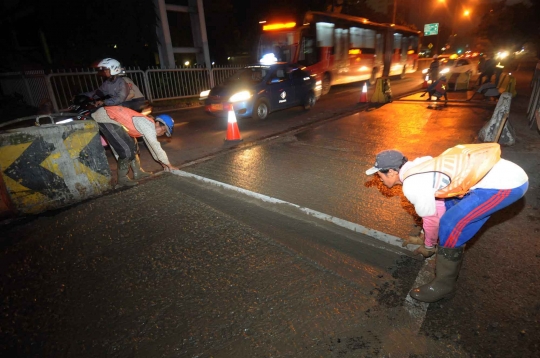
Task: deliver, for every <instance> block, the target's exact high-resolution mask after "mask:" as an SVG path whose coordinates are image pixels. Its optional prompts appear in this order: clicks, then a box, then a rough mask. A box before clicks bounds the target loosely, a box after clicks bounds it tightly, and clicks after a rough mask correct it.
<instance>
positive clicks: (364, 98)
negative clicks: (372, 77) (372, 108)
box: [358, 83, 368, 103]
mask: <svg viewBox="0 0 540 358" xmlns="http://www.w3.org/2000/svg"><path fill="white" fill-rule="evenodd" d="M367 101H368V99H367V84H366V83H364V86H363V87H362V92H361V93H360V99H359V100H358V103H367Z"/></svg>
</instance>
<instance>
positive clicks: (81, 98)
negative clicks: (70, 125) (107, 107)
mask: <svg viewBox="0 0 540 358" xmlns="http://www.w3.org/2000/svg"><path fill="white" fill-rule="evenodd" d="M69 108H70V110H73V111H75V112H77V113H79V114H87V113H90V112H92V111H94V110H96V107H95V106H94V104H93V101H92V100H91V99H90V98H89V97H86V96H85V95H77V96H75V97H74V99H73V104H72V105H71V106H70V107H69ZM92 117H93V116H92ZM96 118H97V119H96ZM96 118H94V120H95V121H96V123H97V124H98V127H99V133H100V134H101V135H102V136H103V137H104V138H105V139H106V140H107V142H108V144H109V146H110V148H111V150H112V151H113V153H114V155H115V156H116V159H117V160H118V170H117V175H118V179H117V184H116V187H115V188H116V189H118V188H121V187H124V186H134V185H137V184H138V183H137V182H136V181H132V180H130V179H129V177H128V176H127V173H128V171H129V167H130V164H131V165H132V166H133V163H134V162H135V161H136V160H137V159H138V158H137V154H136V148H135V142H134V141H133V138H131V137H130V136H129V135H128V133H127V131H126V130H125V129H124V127H122V125H120V123H118V122H116V121H113V120H111V119H110V118H106V117H105V116H98V117H96ZM137 163H138V161H137ZM137 170H138V171H142V169H140V167H137V169H134V170H133V173H136V171H137ZM134 178H135V179H137V176H136V175H135V174H134Z"/></svg>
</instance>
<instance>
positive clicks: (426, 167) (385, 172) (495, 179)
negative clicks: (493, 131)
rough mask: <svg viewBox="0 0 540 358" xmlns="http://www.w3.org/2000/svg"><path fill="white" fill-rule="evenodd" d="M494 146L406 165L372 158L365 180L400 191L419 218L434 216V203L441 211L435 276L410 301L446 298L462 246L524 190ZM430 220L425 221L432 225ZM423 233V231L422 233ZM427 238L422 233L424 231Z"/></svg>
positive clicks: (524, 182) (519, 174)
mask: <svg viewBox="0 0 540 358" xmlns="http://www.w3.org/2000/svg"><path fill="white" fill-rule="evenodd" d="M500 153H501V150H500V146H499V144H497V143H483V144H466V145H458V146H456V147H453V148H450V149H448V150H446V151H445V152H444V153H442V154H441V155H440V156H438V157H435V158H431V157H422V158H417V159H415V160H413V161H412V162H411V161H408V160H407V158H406V157H405V156H404V155H403V154H402V153H401V152H399V151H397V150H393V149H392V150H385V151H382V152H380V153H379V154H377V157H376V160H375V166H374V167H372V168H371V169H368V170H367V171H366V174H367V175H371V174H375V173H377V175H378V176H379V178H380V180H381V182H382V183H383V184H384V185H385V186H386V187H388V188H392V187H393V186H394V185H402V186H403V194H404V195H405V197H406V198H407V199H408V200H409V201H410V202H411V203H412V204H413V205H414V208H415V211H416V213H417V214H418V215H419V216H421V217H422V218H426V217H433V216H437V212H438V210H437V207H438V205H437V200H438V199H442V200H444V204H445V208H446V212H444V214H442V215H441V216H440V221H439V222H438V225H437V226H438V230H437V231H438V236H439V245H438V247H437V249H436V253H437V256H436V260H437V261H436V277H435V279H434V280H433V281H431V282H430V283H428V284H426V285H423V286H420V287H417V288H414V289H412V290H411V291H410V292H409V294H410V296H411V297H412V298H414V299H416V300H418V301H422V302H436V301H438V300H440V299H443V298H447V297H451V296H452V295H453V294H454V293H455V290H456V280H457V277H458V274H459V270H460V269H461V263H462V261H463V252H464V247H465V244H466V243H467V241H469V240H470V239H471V238H472V237H473V236H474V235H475V234H476V233H477V232H478V231H479V230H480V228H481V227H482V225H484V223H485V222H486V221H487V220H488V219H489V218H490V216H491V215H493V213H495V212H496V211H499V210H501V209H502V208H504V207H506V206H508V205H510V204H512V203H514V202H515V201H517V200H518V199H520V198H521V197H523V195H525V192H526V191H527V189H528V186H529V180H528V177H527V174H526V173H525V171H524V170H523V169H522V168H521V167H519V166H518V165H516V164H514V163H512V162H510V161H508V160H505V159H502V158H501V157H500ZM435 223H436V220H431V221H430V225H434V224H435ZM424 229H426V228H424ZM426 235H427V232H426Z"/></svg>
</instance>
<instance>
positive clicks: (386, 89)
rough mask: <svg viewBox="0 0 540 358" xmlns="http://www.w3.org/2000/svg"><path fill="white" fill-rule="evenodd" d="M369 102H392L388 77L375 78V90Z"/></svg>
mask: <svg viewBox="0 0 540 358" xmlns="http://www.w3.org/2000/svg"><path fill="white" fill-rule="evenodd" d="M369 102H370V103H380V104H384V103H388V102H392V89H391V88H390V79H389V78H388V77H381V78H377V82H375V90H374V91H373V95H372V96H371V99H370V100H369Z"/></svg>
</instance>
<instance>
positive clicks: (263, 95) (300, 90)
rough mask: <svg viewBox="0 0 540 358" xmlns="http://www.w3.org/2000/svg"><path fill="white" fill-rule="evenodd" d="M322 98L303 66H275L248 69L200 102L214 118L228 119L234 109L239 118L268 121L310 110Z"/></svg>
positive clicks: (233, 76) (254, 66)
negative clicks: (289, 110)
mask: <svg viewBox="0 0 540 358" xmlns="http://www.w3.org/2000/svg"><path fill="white" fill-rule="evenodd" d="M320 95H321V85H320V83H317V81H316V80H315V76H314V75H311V74H310V73H309V72H308V71H307V70H306V69H305V68H304V67H303V66H300V65H295V64H290V63H275V64H269V65H252V66H247V67H245V68H243V69H241V70H239V71H238V72H236V73H235V74H234V75H232V76H231V77H230V78H228V79H227V80H226V81H225V82H224V83H222V84H220V85H217V86H216V87H214V88H212V89H211V90H210V91H209V92H208V91H205V92H203V93H201V98H200V99H201V100H204V104H205V110H206V111H207V112H208V113H211V114H216V115H220V116H226V115H227V112H228V111H229V108H230V106H231V105H232V106H233V109H234V112H235V114H236V116H237V117H250V116H251V117H253V118H255V119H265V118H266V117H268V114H270V113H271V112H274V111H277V110H280V109H286V108H291V107H294V106H303V107H304V108H305V109H310V108H311V107H313V105H314V104H315V102H316V100H317V99H318V98H319V96H320Z"/></svg>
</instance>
